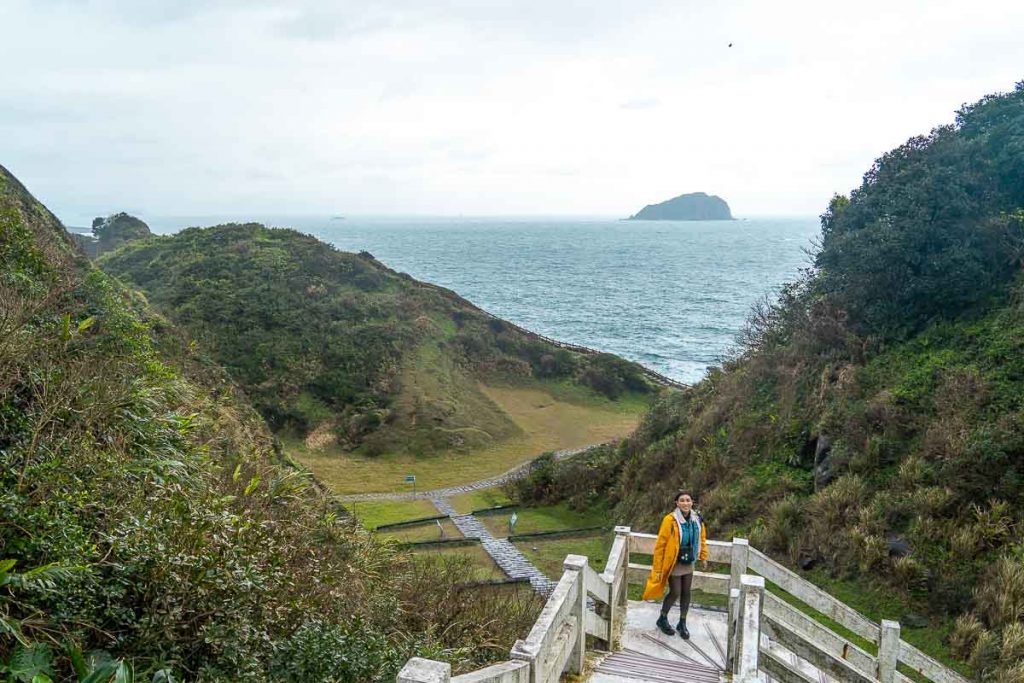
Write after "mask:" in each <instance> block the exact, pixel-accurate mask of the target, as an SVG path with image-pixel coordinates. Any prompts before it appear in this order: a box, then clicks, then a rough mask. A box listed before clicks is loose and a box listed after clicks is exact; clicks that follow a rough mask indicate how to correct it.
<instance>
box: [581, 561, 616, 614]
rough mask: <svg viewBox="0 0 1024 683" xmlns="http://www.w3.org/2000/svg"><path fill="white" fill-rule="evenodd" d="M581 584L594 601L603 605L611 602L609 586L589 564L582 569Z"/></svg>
mask: <svg viewBox="0 0 1024 683" xmlns="http://www.w3.org/2000/svg"><path fill="white" fill-rule="evenodd" d="M583 584H584V586H586V589H587V594H588V595H591V596H593V598H594V600H597V601H598V602H600V603H603V604H605V605H607V604H608V603H609V602H610V601H611V586H610V585H609V584H608V582H607V581H605V580H604V579H603V578H601V575H600V574H598V573H597V572H595V571H594V569H593V567H591V566H590V565H589V564H588V565H587V566H586V567H584V568H583Z"/></svg>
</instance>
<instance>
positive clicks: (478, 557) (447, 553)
mask: <svg viewBox="0 0 1024 683" xmlns="http://www.w3.org/2000/svg"><path fill="white" fill-rule="evenodd" d="M415 554H416V555H417V556H419V557H442V558H443V557H468V558H469V559H470V563H471V564H470V572H469V573H468V574H467V575H466V577H465V580H466V581H492V580H495V579H504V578H506V576H505V573H504V572H503V571H501V569H500V568H499V567H498V565H496V564H494V560H492V559H491V558H490V556H489V555H488V554H487V552H486V551H485V550H484V549H483V548H481V547H480V546H478V545H470V546H462V547H459V548H429V549H426V548H424V549H418V550H416V551H415Z"/></svg>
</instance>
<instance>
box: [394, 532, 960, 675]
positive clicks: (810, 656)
mask: <svg viewBox="0 0 1024 683" xmlns="http://www.w3.org/2000/svg"><path fill="white" fill-rule="evenodd" d="M656 539H657V537H656V536H654V535H653V534H644V533H636V532H631V530H630V528H629V527H615V540H614V541H613V543H612V548H611V551H610V552H609V553H608V561H607V563H606V565H605V570H604V571H603V572H602V573H600V574H598V573H597V572H595V571H594V570H593V569H592V568H591V567H590V565H589V563H588V560H587V558H586V557H584V556H582V555H569V556H568V557H566V559H565V563H564V565H563V566H564V572H563V573H562V577H561V579H560V580H559V581H558V585H557V586H556V587H555V590H554V591H553V592H552V593H551V596H550V597H549V598H548V600H547V602H546V603H545V605H544V608H543V610H542V611H541V613H540V616H539V617H537V621H536V622H535V623H534V625H533V628H532V629H531V630H530V633H529V635H528V636H527V637H526V639H525V640H518V641H516V644H515V646H513V648H512V652H511V653H510V660H509V661H506V662H502V663H500V664H495V665H493V666H489V667H486V668H483V669H479V670H477V671H474V672H471V673H468V674H463V675H461V676H455V677H452V676H451V667H450V666H449V665H448V664H446V663H444V662H435V661H432V660H427V659H421V658H419V657H414V658H412V659H410V660H409V661H408V663H407V664H406V665H405V667H404V668H403V669H402V671H401V672H400V673H399V675H398V681H399V683H449V682H450V683H553V682H554V681H557V680H559V678H560V677H561V675H562V674H563V673H565V672H572V673H580V672H582V671H583V661H584V654H585V648H586V636H588V635H589V636H593V637H594V638H596V639H597V640H598V641H599V643H600V645H601V647H602V649H605V650H614V649H616V648H617V647H618V641H619V638H620V637H621V634H622V629H623V627H624V624H625V616H626V607H627V604H628V601H627V594H628V587H629V584H631V583H640V584H643V582H644V581H646V579H647V575H648V573H649V572H650V569H651V567H650V565H643V564H634V563H632V562H630V555H631V554H632V553H639V554H646V555H652V554H653V553H654V544H655V541H656ZM708 559H709V561H710V562H712V563H715V564H724V565H728V566H729V573H728V574H719V573H712V572H703V571H696V572H694V578H693V588H694V589H696V590H702V591H704V592H706V593H713V594H717V595H724V596H728V615H727V621H728V635H727V640H728V642H727V655H726V659H727V668H728V670H729V672H730V673H731V674H732V677H733V680H734V681H736V682H737V683H753V682H754V681H760V680H762V676H761V674H762V673H767V674H768V675H770V676H771V677H772V678H774V679H775V680H777V681H779V683H819V678H818V676H817V672H816V671H815V669H817V670H818V671H822V672H825V673H827V674H828V675H830V676H832V677H833V678H835V679H837V680H840V681H851V682H853V683H911V681H910V679H909V678H907V677H906V676H905V675H903V674H902V673H900V672H899V671H897V666H898V664H904V665H905V666H907V667H909V668H910V669H912V670H914V671H916V672H918V673H919V674H921V675H922V676H924V677H925V678H927V679H929V680H931V681H934V683H967V681H966V679H964V678H963V677H962V676H960V675H959V674H957V673H956V672H955V671H953V670H952V669H949V668H948V667H946V666H944V665H942V664H941V663H939V662H937V661H936V660H934V659H932V658H931V657H929V656H928V655H926V654H924V653H923V652H921V651H920V650H918V649H917V648H915V647H913V646H912V645H910V644H908V643H906V642H905V641H903V640H900V625H899V624H898V623H897V622H894V621H889V620H882V622H881V623H880V624H876V623H875V622H873V621H871V620H870V619H868V618H867V617H865V616H864V615H862V614H860V613H859V612H857V611H856V610H854V609H853V608H851V607H849V606H848V605H846V604H844V603H842V602H840V601H839V600H837V599H836V598H834V597H833V596H831V595H829V594H828V593H826V592H825V591H823V590H821V589H820V588H818V587H817V586H815V585H814V584H812V583H810V582H809V581H807V580H806V579H804V578H802V577H800V576H798V575H797V574H796V573H794V572H793V571H791V570H789V569H787V568H785V567H783V566H782V565H781V564H779V563H778V562H775V561H774V560H772V559H771V558H769V557H768V556H767V555H765V554H764V553H761V552H759V551H758V550H755V549H754V548H751V547H750V545H749V544H748V542H747V540H746V539H742V538H734V539H733V540H732V542H723V541H708ZM748 572H755V573H756V575H754V574H753V573H748ZM766 582H770V583H772V584H774V585H775V586H777V587H778V588H779V589H781V591H783V592H785V593H788V594H790V595H792V596H794V597H796V598H797V599H799V600H800V601H801V602H803V603H805V604H807V605H808V606H810V607H811V608H813V609H814V610H816V611H817V612H820V613H821V614H823V615H825V616H827V617H829V618H830V619H832V620H834V621H835V622H837V623H839V624H840V625H842V626H843V627H844V628H846V629H849V630H850V631H851V632H853V633H855V634H857V635H858V636H860V637H861V638H864V639H865V640H867V641H869V642H871V643H872V644H873V645H874V648H875V649H876V653H874V654H872V653H870V652H868V651H866V650H865V649H863V648H861V647H858V646H857V645H856V644H855V643H853V642H851V641H850V640H848V639H847V638H845V637H844V636H843V635H841V634H839V633H836V632H835V631H833V630H831V629H830V628H828V627H827V626H824V625H823V624H821V623H820V622H818V621H816V620H815V619H813V618H811V617H810V616H808V615H806V614H804V613H803V612H801V611H800V610H799V609H797V608H796V607H794V606H792V605H790V604H789V603H788V602H786V601H784V600H783V599H782V598H780V597H778V596H777V595H775V594H774V593H772V592H768V591H766V590H765V587H766ZM588 597H589V598H591V599H592V605H593V609H588V607H587V599H588Z"/></svg>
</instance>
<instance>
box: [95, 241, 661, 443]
mask: <svg viewBox="0 0 1024 683" xmlns="http://www.w3.org/2000/svg"><path fill="white" fill-rule="evenodd" d="M100 265H101V267H102V268H103V269H104V271H106V272H108V273H111V274H114V275H116V276H117V277H119V278H121V279H122V280H123V281H124V282H126V283H129V284H131V285H132V286H134V287H138V288H139V289H141V290H142V291H143V292H145V294H146V296H147V298H148V300H149V302H150V303H151V304H153V305H154V306H155V307H156V308H157V309H158V310H160V311H162V312H164V313H165V314H166V315H168V316H169V317H171V318H172V319H173V320H174V321H175V323H177V324H179V325H180V326H182V327H183V328H184V329H186V330H187V331H188V332H189V333H190V334H191V335H193V337H194V339H195V340H196V341H197V343H198V345H199V346H200V347H202V348H205V349H209V350H210V351H211V353H212V355H213V357H214V358H215V359H216V361H217V362H218V363H220V364H221V365H223V366H224V367H225V368H227V369H228V371H229V372H230V373H231V375H232V376H233V377H234V378H235V379H236V380H237V381H238V382H240V383H241V385H242V386H243V387H244V389H245V391H246V393H247V394H248V395H249V396H250V397H251V399H252V400H253V402H254V404H255V405H256V407H257V409H258V410H259V411H260V413H261V414H262V415H263V416H264V417H265V418H266V420H267V422H268V423H269V424H270V425H271V427H272V428H273V429H274V430H275V431H278V432H281V433H283V434H287V435H289V436H292V437H294V436H298V437H308V438H307V439H306V440H307V443H309V444H311V445H313V446H314V447H319V446H322V445H324V444H332V443H334V444H337V445H338V446H340V447H341V448H342V449H344V450H355V451H357V452H358V453H360V454H364V455H376V454H381V453H405V454H416V455H419V454H424V453H433V452H441V451H446V452H453V451H454V452H468V451H471V450H476V449H480V448H486V447H488V446H491V445H493V444H496V443H500V442H502V441H504V440H507V439H509V438H511V437H513V436H516V435H517V434H519V431H520V427H519V426H517V424H516V422H514V421H513V419H512V418H511V417H510V416H509V414H508V413H507V412H506V411H505V410H503V409H502V408H501V407H500V406H499V405H498V404H496V403H495V402H494V401H493V400H491V399H490V398H489V397H488V396H487V395H486V393H485V392H484V391H483V390H482V388H481V387H480V386H479V384H480V383H481V382H484V383H492V384H493V383H497V384H509V383H510V384H525V385H530V384H531V383H536V382H548V383H551V384H552V385H564V384H568V385H573V386H577V387H580V386H581V387H586V388H587V389H588V393H589V395H590V396H598V397H602V398H603V399H604V400H606V401H608V400H613V399H618V398H620V397H621V396H623V395H628V394H634V395H635V394H646V393H648V392H650V391H651V386H650V385H649V384H648V381H647V380H646V379H645V377H644V375H643V373H642V370H641V368H640V367H639V366H637V365H635V364H633V363H629V362H627V361H624V360H621V359H619V358H617V357H614V356H610V355H606V354H598V355H585V354H581V353H577V352H574V351H570V350H566V349H561V348H556V347H555V346H553V345H551V344H549V343H548V342H546V341H543V340H541V339H539V338H537V337H535V336H532V335H529V334H527V333H524V332H522V331H520V330H518V329H516V328H514V327H512V326H510V325H509V324H507V323H504V322H502V321H501V320H497V319H495V318H492V317H490V316H488V315H487V314H485V313H484V312H482V311H480V310H479V309H477V308H475V307H474V306H472V305H471V304H470V303H469V302H467V301H465V300H464V299H461V298H459V297H458V296H457V295H455V294H454V293H452V292H450V291H448V290H445V289H442V288H440V287H435V286H431V285H427V284H424V283H420V282H417V281H415V280H413V279H412V278H410V277H408V276H407V275H404V274H401V273H396V272H394V271H392V270H390V269H388V268H386V267H384V266H383V265H382V264H380V263H379V262H378V261H376V260H375V259H374V258H373V257H372V256H370V255H369V254H366V253H362V254H351V253H345V252H341V251H338V250H336V249H334V248H332V247H331V246H329V245H327V244H324V243H323V242H320V241H318V240H316V239H315V238H313V237H311V236H308V235H302V234H300V233H298V232H295V231H292V230H282V229H268V228H265V227H263V226H261V225H256V224H247V225H223V226H218V227H214V228H204V229H200V228H190V229H187V230H184V231H182V232H180V233H178V234H177V235H174V236H170V237H155V238H151V239H148V240H144V241H139V242H134V243H132V244H130V245H128V246H125V247H123V248H121V249H120V250H118V251H116V252H114V253H113V254H111V255H108V256H106V257H104V258H103V259H101V261H100ZM567 393H571V392H567Z"/></svg>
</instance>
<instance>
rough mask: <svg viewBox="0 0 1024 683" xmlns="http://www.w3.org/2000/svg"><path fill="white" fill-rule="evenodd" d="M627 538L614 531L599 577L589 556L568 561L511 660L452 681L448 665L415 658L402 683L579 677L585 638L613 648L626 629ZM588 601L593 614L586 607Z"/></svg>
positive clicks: (622, 530) (540, 682)
mask: <svg viewBox="0 0 1024 683" xmlns="http://www.w3.org/2000/svg"><path fill="white" fill-rule="evenodd" d="M629 534H630V529H629V527H622V526H619V527H615V540H614V541H613V542H612V547H611V550H610V551H609V552H608V560H607V562H606V563H605V570H604V572H602V573H600V574H598V573H597V572H596V571H594V569H593V568H592V567H591V566H590V563H589V561H588V559H587V557H586V556H584V555H567V556H566V558H565V562H564V563H563V565H562V568H563V571H562V576H561V578H560V579H559V580H558V583H557V584H556V586H555V589H554V590H553V591H552V592H551V595H550V596H548V599H547V601H546V602H545V603H544V607H543V608H542V609H541V612H540V615H539V616H538V617H537V620H536V621H535V622H534V624H533V627H532V628H531V629H530V633H529V634H528V635H527V636H526V638H524V639H520V640H517V641H516V643H515V645H513V646H512V651H511V652H510V653H509V655H510V658H509V659H508V660H507V661H504V662H499V663H498V664H493V665H491V666H487V667H484V668H482V669H477V670H476V671H471V672H469V673H466V674H462V675H459V676H454V677H453V676H452V675H451V671H452V669H451V665H450V664H448V663H447V662H439V661H435V660H431V659H424V658H422V657H413V658H411V659H409V661H407V662H406V663H405V666H403V667H402V670H401V671H400V672H399V673H398V678H397V681H398V683H554V682H555V681H557V680H558V679H559V678H560V677H561V675H562V674H563V673H564V672H566V671H569V672H573V673H581V672H582V671H583V665H584V655H585V653H586V636H588V635H589V636H594V637H595V638H597V639H598V640H599V641H601V642H602V643H604V645H605V647H606V648H607V649H611V648H612V647H613V646H614V642H615V640H616V639H617V637H618V635H619V634H620V633H621V629H622V628H623V626H624V624H625V610H626V603H627V593H626V588H627V580H626V565H627V561H628V558H629ZM588 599H590V600H592V601H593V606H594V609H588V608H587V601H588Z"/></svg>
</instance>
